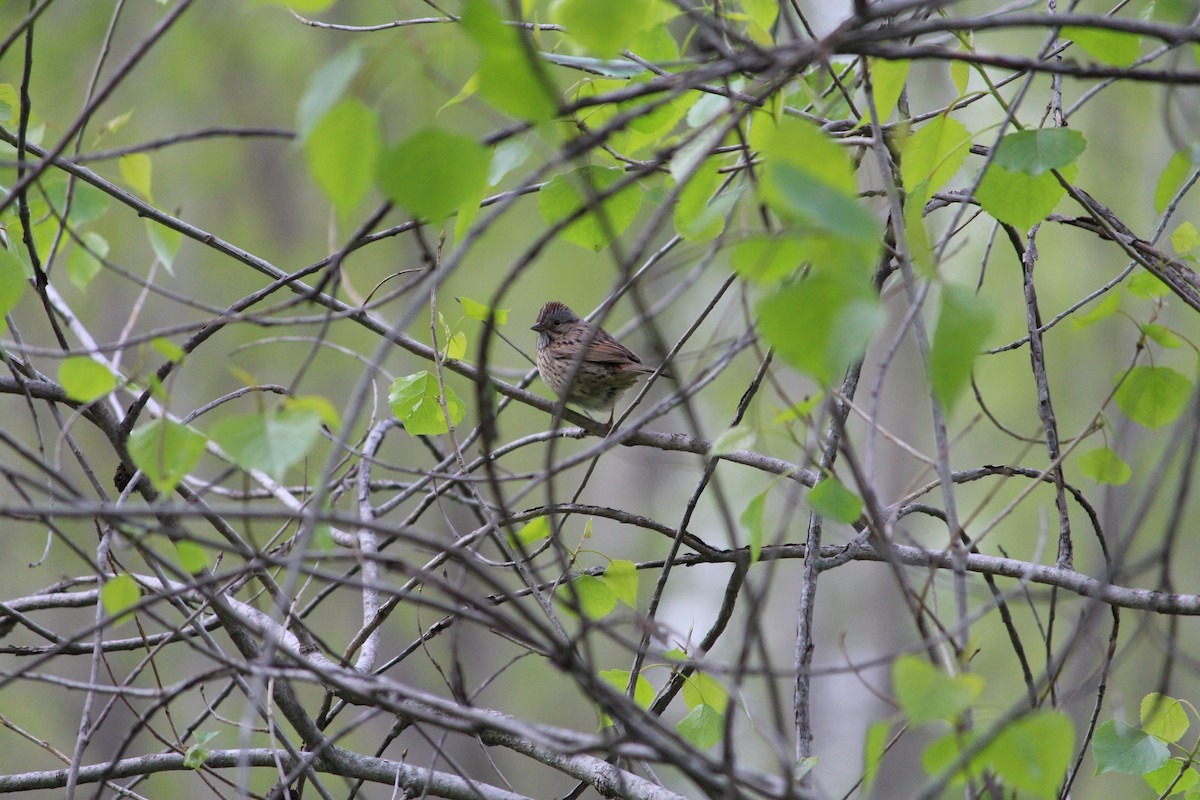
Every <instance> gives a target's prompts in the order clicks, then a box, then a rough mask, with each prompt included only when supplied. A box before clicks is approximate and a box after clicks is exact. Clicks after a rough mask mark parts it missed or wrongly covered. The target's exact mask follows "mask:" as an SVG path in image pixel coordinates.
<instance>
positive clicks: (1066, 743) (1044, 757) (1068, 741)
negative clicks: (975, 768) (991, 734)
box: [982, 709, 1075, 800]
mask: <svg viewBox="0 0 1200 800" xmlns="http://www.w3.org/2000/svg"><path fill="white" fill-rule="evenodd" d="M1074 749H1075V729H1074V727H1073V726H1072V724H1071V720H1070V719H1069V718H1068V717H1067V716H1066V715H1065V714H1063V713H1062V712H1059V711H1054V710H1050V709H1047V710H1043V711H1035V712H1034V713H1032V714H1030V715H1029V716H1027V717H1022V718H1021V719H1018V720H1016V721H1015V722H1012V723H1010V724H1009V725H1008V726H1007V727H1005V728H1004V730H1003V731H1002V732H1001V733H1000V735H999V736H997V737H996V738H995V739H994V740H993V741H992V743H991V744H989V745H988V746H987V748H986V749H985V750H984V752H983V754H982V755H983V759H982V760H983V761H984V762H985V763H986V764H987V766H988V767H989V768H991V770H992V771H993V772H995V773H996V774H997V775H998V776H999V777H1000V778H1001V780H1003V782H1004V784H1005V785H1006V786H1010V787H1012V788H1013V789H1014V790H1017V791H1019V792H1029V793H1030V794H1032V795H1033V796H1035V797H1041V798H1044V800H1054V799H1055V798H1056V797H1058V787H1059V786H1060V785H1061V784H1062V782H1063V779H1064V778H1065V777H1066V772H1067V767H1068V766H1069V765H1070V763H1071V756H1072V755H1073V754H1074Z"/></svg>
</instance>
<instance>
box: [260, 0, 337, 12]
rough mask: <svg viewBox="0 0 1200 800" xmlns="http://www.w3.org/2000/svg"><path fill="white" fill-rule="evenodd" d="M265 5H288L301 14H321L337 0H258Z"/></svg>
mask: <svg viewBox="0 0 1200 800" xmlns="http://www.w3.org/2000/svg"><path fill="white" fill-rule="evenodd" d="M258 2H259V3H261V4H263V5H265V6H287V7H288V8H290V9H292V10H293V11H295V12H297V13H299V14H320V13H321V12H322V11H328V10H329V8H330V6H332V5H333V4H334V2H336V0H258Z"/></svg>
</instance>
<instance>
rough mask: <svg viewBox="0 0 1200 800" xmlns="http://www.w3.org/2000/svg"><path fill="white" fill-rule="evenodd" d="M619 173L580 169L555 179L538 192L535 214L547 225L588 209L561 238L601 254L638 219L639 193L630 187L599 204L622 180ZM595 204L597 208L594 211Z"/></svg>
mask: <svg viewBox="0 0 1200 800" xmlns="http://www.w3.org/2000/svg"><path fill="white" fill-rule="evenodd" d="M624 174H625V173H624V171H623V170H620V169H605V168H603V167H583V168H581V169H577V170H574V171H572V172H568V173H566V174H564V175H555V176H554V177H553V178H552V179H551V180H550V182H549V183H547V184H546V185H545V186H543V187H542V188H541V190H540V191H539V192H538V211H539V212H540V213H541V215H542V219H544V220H545V221H546V222H547V223H548V224H550V225H556V224H558V223H559V222H561V221H563V220H565V219H567V218H569V217H571V216H573V215H574V214H575V213H576V212H578V211H579V209H581V208H584V207H588V210H587V212H586V213H584V214H583V216H582V217H580V218H578V219H576V220H575V221H574V222H572V223H571V224H570V225H567V226H566V227H565V228H564V229H563V231H562V233H561V235H562V237H563V238H564V239H566V240H567V241H568V242H571V243H572V244H577V245H579V246H580V247H585V248H587V249H589V250H593V251H595V252H597V253H598V252H600V251H601V250H603V249H604V248H605V247H607V246H608V245H609V244H610V243H611V242H612V241H613V239H615V238H616V237H618V236H620V235H621V234H622V233H624V232H625V229H626V228H628V227H629V225H630V223H632V222H633V220H634V217H636V216H637V212H638V207H639V206H640V205H641V202H642V193H641V190H640V189H639V188H638V186H637V185H636V184H630V185H629V186H626V187H625V188H624V189H622V190H621V191H619V192H617V193H616V194H611V195H608V196H606V197H604V199H603V200H602V201H600V200H598V198H599V196H600V195H604V194H606V193H607V189H608V187H610V186H612V185H614V184H615V183H617V182H618V181H620V180H622V179H623V177H624ZM597 202H598V203H599V207H598V208H596V207H595V206H596V204H597Z"/></svg>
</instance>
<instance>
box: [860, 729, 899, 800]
mask: <svg viewBox="0 0 1200 800" xmlns="http://www.w3.org/2000/svg"><path fill="white" fill-rule="evenodd" d="M891 733H892V723H891V722H889V721H888V720H885V719H881V720H876V721H875V722H872V723H871V724H870V725H868V726H867V735H866V738H865V739H864V740H863V777H862V781H863V783H862V796H863V797H870V796H871V787H872V786H873V785H874V784H875V776H876V775H878V774H879V764H880V763H881V762H882V761H883V756H884V749H885V748H886V747H887V743H888V740H889V739H890V738H891Z"/></svg>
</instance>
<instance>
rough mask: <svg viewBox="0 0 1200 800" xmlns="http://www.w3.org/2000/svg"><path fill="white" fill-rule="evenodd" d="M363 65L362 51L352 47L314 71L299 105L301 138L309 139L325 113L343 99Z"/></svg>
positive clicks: (297, 107)
mask: <svg viewBox="0 0 1200 800" xmlns="http://www.w3.org/2000/svg"><path fill="white" fill-rule="evenodd" d="M362 65H363V55H362V51H361V50H359V49H358V48H357V47H348V48H346V49H345V50H343V51H342V52H340V53H338V54H337V55H336V56H334V57H333V58H331V59H329V60H328V61H326V62H325V63H324V64H322V65H321V66H319V67H317V69H316V70H314V71H313V74H312V77H311V78H309V80H308V87H307V88H306V89H305V90H304V96H303V97H301V98H300V103H299V105H297V106H296V131H297V133H299V134H300V139H301V141H303V140H304V139H306V138H308V134H309V133H310V132H311V131H312V129H313V127H314V126H315V125H316V124H317V122H318V121H319V120H320V119H321V118H322V117H324V116H325V112H326V111H328V110H329V109H331V108H333V106H334V104H336V103H337V101H338V100H340V99H341V97H342V95H343V94H344V93H345V92H346V89H348V88H349V87H350V84H351V82H353V81H354V78H355V77H356V76H357V75H358V72H359V70H360V69H362Z"/></svg>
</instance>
